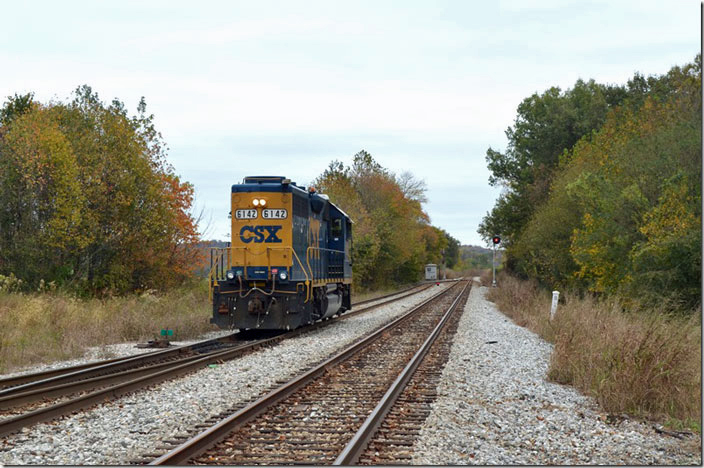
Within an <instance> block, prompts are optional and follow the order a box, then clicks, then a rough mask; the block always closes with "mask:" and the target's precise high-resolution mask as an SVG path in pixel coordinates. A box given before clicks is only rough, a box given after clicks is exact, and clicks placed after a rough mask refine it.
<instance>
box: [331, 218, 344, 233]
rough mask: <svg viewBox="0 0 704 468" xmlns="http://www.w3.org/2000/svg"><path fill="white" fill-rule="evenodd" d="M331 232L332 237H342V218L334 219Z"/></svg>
mask: <svg viewBox="0 0 704 468" xmlns="http://www.w3.org/2000/svg"><path fill="white" fill-rule="evenodd" d="M331 234H332V237H342V220H341V219H340V218H335V219H333V220H332V228H331Z"/></svg>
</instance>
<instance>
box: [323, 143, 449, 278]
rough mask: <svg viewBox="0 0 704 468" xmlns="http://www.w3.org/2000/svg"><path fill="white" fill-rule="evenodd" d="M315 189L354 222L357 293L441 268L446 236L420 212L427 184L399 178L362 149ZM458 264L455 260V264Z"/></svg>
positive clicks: (329, 170)
mask: <svg viewBox="0 0 704 468" xmlns="http://www.w3.org/2000/svg"><path fill="white" fill-rule="evenodd" d="M314 185H315V186H316V187H318V188H319V189H320V190H321V191H322V192H323V193H325V194H327V195H328V196H329V197H330V199H331V201H332V202H333V203H335V204H337V205H339V206H340V207H341V208H342V209H343V210H344V211H345V212H346V213H348V214H349V215H350V217H351V218H352V219H353V221H354V227H353V239H354V242H353V250H352V258H353V262H354V268H353V275H354V284H355V285H356V287H358V288H361V289H367V288H370V287H376V288H378V287H385V286H391V285H393V284H398V283H408V282H413V281H417V280H418V279H419V278H420V275H421V274H422V271H423V265H425V264H426V263H442V261H443V254H446V255H449V256H450V257H448V258H455V257H453V256H452V255H453V253H452V252H449V251H448V252H446V249H447V246H448V243H449V242H448V238H449V235H448V234H447V233H445V232H444V231H442V230H440V229H438V228H435V227H434V226H431V225H430V221H429V218H428V215H427V214H426V213H425V212H424V211H423V208H422V203H423V202H425V201H426V197H425V191H426V187H425V182H424V181H422V180H419V179H416V178H415V177H414V176H413V175H412V174H411V173H408V172H405V173H402V174H401V175H399V176H396V175H395V174H393V173H391V172H390V171H388V170H387V169H385V168H383V167H382V166H381V165H380V164H379V163H377V162H376V161H375V160H374V158H373V157H372V155H371V154H369V153H368V152H366V151H364V150H362V151H360V152H359V153H357V154H356V155H354V157H353V161H352V165H351V166H350V167H346V166H345V165H344V164H343V163H341V162H340V161H334V162H332V163H331V164H330V166H329V167H328V168H327V169H326V170H325V171H324V172H323V174H321V175H320V176H319V177H318V178H317V179H316V181H315V182H314ZM455 261H456V260H455Z"/></svg>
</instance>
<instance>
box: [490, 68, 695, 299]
mask: <svg viewBox="0 0 704 468" xmlns="http://www.w3.org/2000/svg"><path fill="white" fill-rule="evenodd" d="M701 102H702V96H701V55H698V56H697V57H696V58H695V60H694V61H693V62H692V63H688V64H686V65H684V66H675V67H673V68H672V69H671V70H669V71H668V72H667V73H666V74H664V75H660V76H649V77H647V78H646V77H644V76H642V75H640V74H635V75H634V76H633V77H632V78H631V79H630V80H628V82H627V83H626V85H603V84H599V83H596V82H594V80H590V81H588V82H585V81H582V80H578V81H577V82H576V83H575V85H574V87H573V88H571V89H567V90H566V91H564V92H563V91H561V90H560V89H559V88H557V87H553V88H550V89H548V90H547V91H545V92H543V93H542V94H538V93H536V94H533V95H532V96H530V97H528V98H526V99H524V100H523V102H521V104H520V105H519V106H518V112H517V116H516V119H515V122H514V124H513V126H512V127H509V128H508V129H507V130H506V136H507V138H508V146H507V149H506V151H504V152H503V153H502V152H499V151H496V150H494V149H492V148H489V149H488V150H487V155H486V160H487V163H488V167H489V169H490V171H491V177H490V183H491V184H492V185H500V186H502V187H503V188H504V190H503V192H502V194H501V196H500V197H499V199H498V200H497V202H496V204H495V206H494V208H493V209H492V210H491V211H490V212H489V213H488V214H487V215H486V216H485V217H484V219H483V221H482V223H481V225H480V228H479V232H480V234H482V236H483V237H484V238H485V239H487V240H488V239H490V238H491V236H492V235H494V234H500V235H501V236H502V241H503V243H504V246H505V247H506V267H507V269H508V270H509V271H511V272H514V273H516V274H518V275H521V276H523V277H530V278H536V279H537V280H539V281H540V282H541V283H542V284H544V285H545V286H547V287H551V288H555V287H562V288H565V287H567V288H571V289H574V290H580V291H590V292H593V293H596V294H607V295H618V296H620V297H622V298H624V299H626V300H627V301H632V302H633V303H636V302H637V303H639V304H644V305H650V306H655V305H657V304H662V301H664V300H667V301H668V303H670V304H671V305H672V306H673V307H674V308H676V309H679V310H692V309H693V308H696V307H698V306H700V302H701V207H702V202H701V179H702V172H701V171H702V154H701V144H702V139H701V126H702V120H701V111H702V109H701Z"/></svg>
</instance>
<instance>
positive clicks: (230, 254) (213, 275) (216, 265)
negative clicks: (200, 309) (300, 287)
mask: <svg viewBox="0 0 704 468" xmlns="http://www.w3.org/2000/svg"><path fill="white" fill-rule="evenodd" d="M225 250H227V268H230V266H233V265H231V260H232V258H234V252H235V251H236V250H242V252H243V255H244V260H243V266H244V279H248V278H247V253H250V254H251V255H255V256H256V255H263V254H266V256H267V267H268V270H269V271H271V255H270V251H271V250H290V251H291V252H292V253H293V258H295V259H296V262H298V266H299V267H300V268H301V271H303V274H304V275H305V277H306V282H305V284H306V300H305V302H308V301H309V300H310V299H311V297H312V294H311V282H312V279H313V270H311V269H310V265H309V266H308V270H306V267H305V265H303V262H302V261H301V259H300V258H299V257H298V254H297V253H296V251H295V250H294V249H293V248H292V247H267V248H266V252H259V253H255V252H252V251H250V250H249V248H248V247H247V246H244V247H234V246H233V247H225V248H216V247H213V248H211V255H210V263H211V268H210V272H209V274H208V280H209V281H208V283H209V287H210V289H209V298H210V301H211V302H212V301H213V291H214V289H215V284H216V282H217V281H218V280H224V279H225V271H226V270H227V268H222V269H221V264H222V257H223V255H224V253H225ZM213 251H221V252H220V253H219V257H216V260H215V261H213V258H214V257H213ZM221 270H222V271H221ZM218 273H220V274H219V275H218Z"/></svg>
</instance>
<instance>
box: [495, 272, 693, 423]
mask: <svg viewBox="0 0 704 468" xmlns="http://www.w3.org/2000/svg"><path fill="white" fill-rule="evenodd" d="M484 282H485V285H490V284H491V273H489V279H488V283H487V282H486V280H484ZM488 298H489V299H490V300H491V301H493V302H495V303H496V304H497V306H498V307H499V308H500V309H501V311H503V312H504V313H505V314H507V315H508V316H510V317H511V318H512V319H513V320H514V322H515V323H517V324H518V325H520V326H524V327H527V328H529V329H530V330H532V331H534V332H536V333H537V334H539V335H540V336H541V337H543V338H544V339H545V340H547V341H549V342H551V343H553V344H554V345H555V347H554V351H553V354H552V356H551V360H550V368H549V370H548V378H549V379H550V380H552V381H554V382H558V383H562V384H569V385H573V386H575V387H576V388H578V389H580V390H581V391H582V392H584V393H585V394H588V395H591V396H593V397H594V398H596V400H597V401H598V402H599V404H600V405H601V406H602V408H604V410H606V411H607V412H609V413H612V414H616V415H618V414H623V413H626V414H629V415H633V416H636V417H643V418H648V419H654V420H658V421H661V422H664V423H665V424H666V425H668V426H670V427H673V428H675V429H690V430H694V431H696V432H701V365H702V361H701V358H702V356H701V332H702V331H701V330H702V329H701V314H700V312H699V311H697V312H695V313H692V314H691V316H689V317H683V316H682V315H677V314H673V313H670V312H669V311H666V310H661V311H649V312H625V311H624V309H623V307H622V306H621V304H620V303H619V302H618V301H616V300H597V299H594V298H592V297H584V298H579V297H575V296H573V295H570V294H569V293H568V294H563V293H561V298H560V304H559V306H558V310H557V313H556V315H555V318H554V319H553V320H552V321H550V320H549V311H550V304H551V299H552V297H551V295H550V293H549V292H547V291H545V290H542V289H540V288H539V287H538V286H537V285H536V284H535V283H532V282H528V281H520V280H517V279H515V278H512V277H510V276H508V275H505V274H502V275H501V277H500V279H499V280H498V287H497V288H491V289H490V291H489V294H488ZM563 299H564V303H563Z"/></svg>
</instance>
